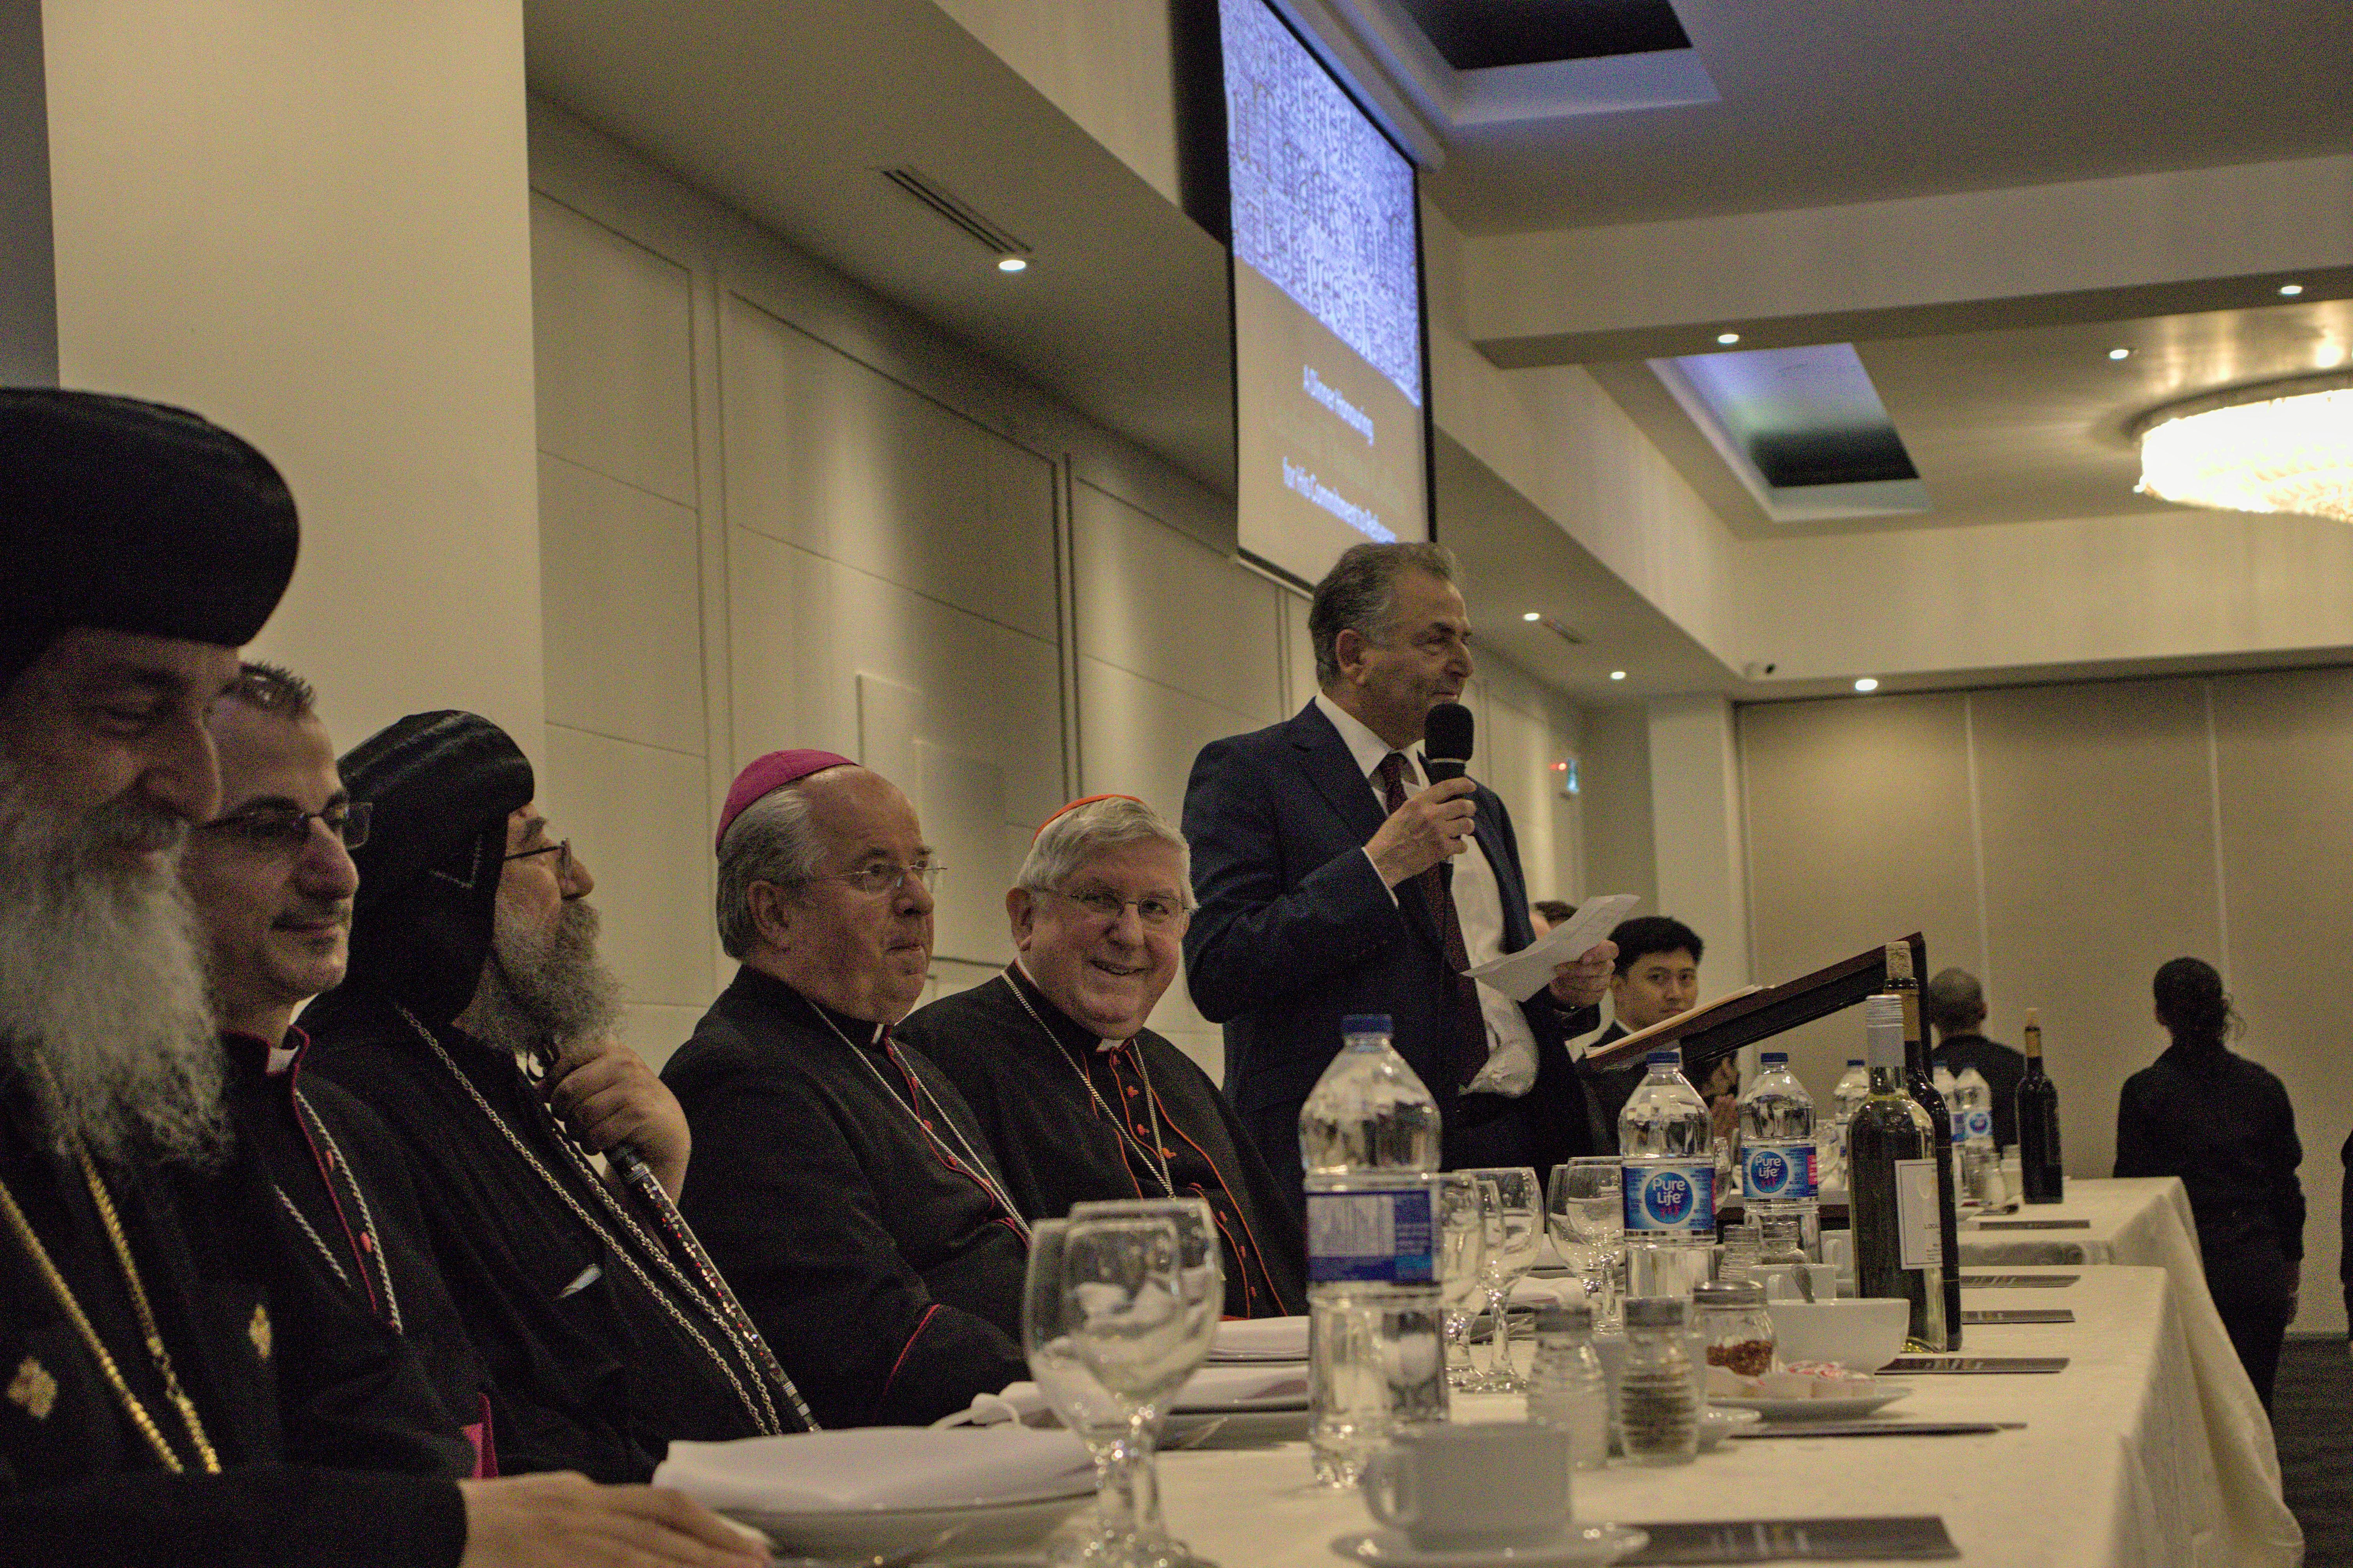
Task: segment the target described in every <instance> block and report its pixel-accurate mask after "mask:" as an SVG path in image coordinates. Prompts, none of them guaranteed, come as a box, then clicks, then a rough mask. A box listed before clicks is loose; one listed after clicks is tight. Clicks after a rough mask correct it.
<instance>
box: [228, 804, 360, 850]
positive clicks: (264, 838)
mask: <svg viewBox="0 0 2353 1568" xmlns="http://www.w3.org/2000/svg"><path fill="white" fill-rule="evenodd" d="M314 822H315V823H318V824H320V825H321V826H323V827H325V828H326V830H327V834H328V837H332V838H334V839H337V840H339V841H340V842H341V843H342V844H343V847H344V848H346V849H356V848H358V847H360V846H361V845H363V844H364V843H366V842H367V836H368V803H367V802H365V801H364V800H355V801H349V802H344V803H341V804H338V805H331V806H329V807H327V808H326V810H324V811H290V810H289V809H287V808H286V807H284V806H276V805H262V806H256V807H254V808H253V809H252V810H250V811H240V812H238V813H237V815H236V816H224V817H221V818H219V819H218V820H216V821H213V822H207V823H206V824H205V826H204V831H205V832H206V833H212V834H217V835H219V836H220V837H224V838H234V839H236V840H237V841H238V842H239V843H241V844H244V845H245V846H247V847H248V848H252V849H267V850H272V851H275V852H278V853H280V854H287V855H299V854H301V852H302V850H303V849H304V848H306V847H309V845H310V842H311V824H312V823H314Z"/></svg>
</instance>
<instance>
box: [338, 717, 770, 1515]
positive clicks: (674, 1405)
mask: <svg viewBox="0 0 2353 1568" xmlns="http://www.w3.org/2000/svg"><path fill="white" fill-rule="evenodd" d="M340 767H341V772H342V775H343V784H345V786H346V787H348V788H349V789H350V791H351V794H352V798H353V802H354V803H357V804H364V805H366V806H367V808H368V811H369V818H368V824H367V837H366V838H365V839H364V841H363V842H361V843H360V844H359V845H358V846H357V847H354V848H353V851H352V856H353V860H354V861H355V862H356V864H357V867H358V871H359V886H358V891H357V894H356V896H355V901H354V905H353V909H354V913H353V923H352V933H351V962H350V967H349V970H348V971H347V973H346V974H345V976H344V979H343V984H340V985H338V986H336V987H335V988H334V989H333V990H332V991H330V992H328V993H327V994H325V995H323V996H322V997H320V998H319V999H318V1001H317V1002H315V1003H313V1004H312V1005H311V1007H310V1008H309V1010H308V1011H306V1012H305V1013H304V1014H303V1015H302V1017H301V1024H302V1026H303V1028H304V1029H305V1030H306V1031H307V1032H308V1033H309V1035H310V1037H311V1050H310V1051H309V1053H308V1054H307V1056H306V1060H305V1068H306V1071H307V1072H308V1073H310V1074H312V1075H316V1076H323V1077H325V1078H327V1079H332V1081H333V1082H335V1083H337V1084H339V1085H341V1086H342V1087H343V1088H344V1089H348V1090H350V1091H351V1092H352V1093H353V1094H354V1095H356V1096H358V1097H359V1098H360V1099H361V1100H364V1101H365V1102H366V1104H367V1106H368V1108H369V1109H370V1110H374V1111H375V1113H376V1115H377V1116H378V1117H380V1118H381V1119H383V1121H385V1122H386V1123H388V1124H389V1125H390V1126H391V1128H392V1130H393V1131H394V1133H395V1134H396V1137H397V1138H398V1140H399V1142H400V1146H401V1151H402V1152H403V1153H404V1154H405V1155H406V1158H407V1161H408V1165H409V1169H410V1172H411V1173H412V1175H413V1177H414V1179H415V1181H416V1184H417V1193H418V1195H419V1197H420V1198H421V1199H422V1201H423V1208H424V1212H425V1215H426V1222H427V1227H428V1230H429V1233H430V1236H431V1239H432V1243H433V1249H434V1251H435V1253H436V1254H437V1256H438V1258H440V1262H441V1268H442V1272H443V1275H444V1277H445V1278H446V1279H448V1283H449V1290H450V1295H451V1297H452V1298H453V1299H454V1300H456V1301H457V1302H458V1305H459V1310H460V1312H461V1313H462V1314H463V1316H464V1319H465V1324H466V1331H467V1333H468V1336H469V1337H470V1339H471V1340H472V1341H473V1342H474V1348H475V1349H476V1350H477V1351H478V1352H480V1355H481V1357H482V1360H483V1362H484V1363H485V1364H486V1365H487V1366H488V1367H489V1369H490V1376H491V1431H492V1434H493V1436H494V1437H495V1439H496V1441H497V1444H498V1454H499V1461H500V1464H501V1468H503V1469H505V1470H509V1471H522V1470H577V1471H579V1472H581V1473H582V1474H584V1475H586V1476H588V1477H590V1478H592V1479H596V1480H603V1481H641V1480H644V1479H647V1478H648V1477H649V1476H650V1475H651V1474H652V1473H653V1468H654V1467H655V1466H656V1465H658V1464H659V1463H660V1462H661V1459H662V1457H663V1455H664V1454H665V1453H666V1452H668V1449H669V1445H670V1442H671V1441H672V1440H673V1439H676V1438H690V1439H693V1440H697V1441H705V1442H715V1441H723V1440H725V1439H727V1438H732V1437H749V1436H760V1435H763V1434H765V1433H772V1432H779V1431H795V1430H798V1429H799V1428H800V1426H801V1422H800V1421H799V1419H798V1417H797V1415H796V1414H795V1413H794V1411H793V1408H792V1405H791V1401H790V1398H789V1396H788V1395H787V1394H786V1393H785V1392H784V1391H782V1390H780V1389H776V1388H774V1387H771V1386H770V1385H769V1384H767V1383H766V1382H765V1381H764V1379H763V1377H762V1373H761V1365H760V1362H759V1357H758V1352H757V1350H756V1347H755V1346H754V1344H753V1343H752V1342H751V1339H752V1336H750V1335H749V1334H747V1333H745V1332H744V1331H742V1330H741V1329H740V1328H739V1327H738V1326H737V1325H736V1324H735V1323H734V1322H733V1320H732V1319H731V1318H730V1316H729V1314H728V1312H727V1310H726V1305H725V1303H724V1301H723V1300H722V1299H720V1297H719V1296H718V1294H717V1293H716V1292H715V1291H713V1290H712V1289H710V1287H709V1285H708V1283H707V1281H705V1280H704V1279H702V1277H701V1275H700V1274H699V1272H698V1271H697V1269H696V1268H695V1267H694V1264H693V1260H692V1259H691V1258H686V1257H681V1256H680V1255H679V1251H680V1249H679V1248H678V1247H676V1246H675V1245H674V1244H673V1243H672V1242H671V1240H670V1237H669V1236H668V1235H667V1233H666V1232H665V1231H664V1229H663V1228H662V1224H661V1219H662V1216H660V1215H653V1214H648V1213H645V1212H643V1211H642V1210H641V1209H640V1208H639V1207H638V1206H637V1200H636V1199H635V1198H634V1197H633V1196H625V1195H624V1194H622V1193H621V1192H619V1191H617V1190H616V1184H614V1183H613V1182H611V1181H610V1180H609V1179H608V1175H607V1173H604V1172H600V1171H599V1170H598V1168H597V1160H596V1156H598V1155H607V1156H608V1157H609V1152H610V1151H611V1150H613V1149H614V1148H615V1147H616V1145H618V1144H624V1143H625V1144H627V1145H628V1147H629V1148H631V1149H632V1150H634V1151H635V1152H637V1154H638V1156H639V1157H640V1158H641V1159H642V1160H643V1161H644V1163H645V1164H646V1165H647V1166H648V1167H649V1169H650V1170H651V1171H652V1172H653V1173H654V1175H655V1177H656V1178H657V1179H658V1180H659V1182H660V1183H661V1184H662V1186H663V1187H664V1188H665V1189H666V1190H667V1191H668V1192H670V1194H673V1195H674V1194H678V1193H680V1192H681V1190H686V1191H691V1190H692V1187H693V1184H694V1183H695V1182H697V1181H699V1180H701V1179H702V1173H701V1171H700V1168H699V1167H700V1163H701V1162H700V1160H699V1159H698V1160H696V1161H695V1162H694V1163H693V1168H690V1163H689V1155H690V1152H691V1145H690V1143H689V1136H688V1132H687V1126H686V1118H685V1116H684V1115H683V1114H682V1113H681V1111H680V1110H679V1107H678V1102H677V1101H676V1100H674V1099H673V1098H672V1097H671V1095H670V1091H669V1090H668V1089H665V1088H663V1087H662V1084H661V1080H660V1079H658V1078H656V1077H655V1076H654V1074H653V1072H652V1069H651V1068H649V1067H648V1066H647V1065H646V1063H645V1062H644V1061H643V1060H642V1059H641V1058H639V1057H638V1055H637V1053H636V1052H635V1051H633V1050H631V1049H629V1048H628V1047H627V1046H626V1045H624V1044H623V1043H622V1042H621V1041H620V1039H619V1038H618V1037H617V1026H618V1023H619V1018H620V1005H619V995H620V991H619V984H618V982H617V980H616V979H615V977H614V975H613V974H612V973H611V971H610V970H609V969H608V968H607V966H606V964H605V963H604V961H603V959H602V957H601V956H600V955H599V953H598V952H597V947H596V937H597V928H598V921H597V914H596V908H595V906H593V905H592V904H590V903H589V901H588V895H589V894H590V892H592V891H593V890H594V889H595V888H596V878H595V877H594V876H593V875H592V874H591V873H590V871H589V868H588V865H587V862H586V860H585V859H584V858H581V857H580V856H578V855H576V854H575V853H574V852H573V850H572V847H571V843H570V840H568V839H566V838H564V837H560V836H559V834H558V833H557V832H556V831H555V830H554V825H553V824H552V822H551V819H550V816H549V812H548V810H547V808H546V807H545V806H544V805H542V803H541V802H540V800H539V790H538V782H537V777H536V774H535V773H534V772H533V768H532V765H531V762H530V760H529V759H528V758H526V757H525V756H524V755H523V753H522V748H520V747H519V746H517V745H516V744H515V742H514V741H513V739H512V737H510V736H509V735H508V734H507V733H506V731H503V730H501V728H499V726H498V725H496V724H494V723H492V722H491V721H489V720H488V719H485V718H482V717H481V716H480V715H479V714H474V713H467V712H461V711H457V710H442V711H438V712H429V713H417V714H411V715H410V716H409V717H407V718H406V719H402V720H400V721H398V722H396V723H394V724H392V725H389V726H387V727H386V728H385V729H384V730H382V731H378V732H377V733H376V734H375V735H373V736H371V737H369V738H368V739H367V740H365V741H364V742H361V743H360V744H359V745H357V746H355V747H353V749H352V750H351V751H350V752H346V753H345V754H344V755H343V759H342V761H341V763H340Z"/></svg>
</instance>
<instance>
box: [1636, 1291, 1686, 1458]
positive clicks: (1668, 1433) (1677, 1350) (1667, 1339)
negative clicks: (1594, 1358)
mask: <svg viewBox="0 0 2353 1568" xmlns="http://www.w3.org/2000/svg"><path fill="white" fill-rule="evenodd" d="M1688 1306H1689V1303H1688V1302H1686V1301H1685V1300H1683V1298H1682V1297H1680V1296H1638V1297H1635V1298H1634V1299H1633V1300H1630V1301H1628V1302H1627V1303H1626V1367H1625V1371H1624V1372H1622V1373H1620V1374H1619V1378H1618V1446H1619V1447H1620V1448H1622V1449H1624V1450H1625V1454H1626V1458H1627V1459H1628V1461H1629V1462H1630V1463H1632V1464H1637V1465H1688V1464H1690V1463H1691V1462H1692V1460H1693V1459H1694V1458H1698V1456H1699V1396H1698V1394H1696V1392H1694V1389H1693V1387H1692V1364H1691V1357H1690V1356H1689V1355H1688V1354H1686V1353H1685V1352H1684V1351H1683V1322H1684V1320H1685V1317H1686V1313H1687V1309H1688Z"/></svg>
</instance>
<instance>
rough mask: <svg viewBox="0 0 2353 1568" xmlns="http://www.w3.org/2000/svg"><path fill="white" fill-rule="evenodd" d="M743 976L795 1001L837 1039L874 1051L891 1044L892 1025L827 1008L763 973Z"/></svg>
mask: <svg viewBox="0 0 2353 1568" xmlns="http://www.w3.org/2000/svg"><path fill="white" fill-rule="evenodd" d="M744 973H746V974H756V975H758V976H759V977H760V978H761V979H762V980H764V981H765V982H767V983H768V984H771V985H773V986H775V987H776V989H777V990H779V991H781V992H783V993H784V994H786V995H787V996H790V997H791V998H792V999H793V1000H794V1001H796V1002H798V1003H799V1004H800V1005H802V1006H804V1007H806V1008H807V1009H808V1010H809V1011H810V1012H811V1013H813V1014H815V1015H816V1016H817V1019H818V1022H819V1023H821V1024H830V1025H832V1026H833V1029H832V1032H833V1033H834V1034H837V1035H839V1036H840V1037H841V1038H842V1039H843V1040H845V1041H854V1042H857V1043H858V1044H860V1045H865V1046H870V1047H873V1048H874V1049H876V1050H880V1049H881V1048H882V1047H884V1046H885V1045H887V1044H889V1043H890V1042H889V1036H890V1033H891V1026H890V1025H888V1024H878V1023H876V1022H875V1021H874V1020H873V1019H871V1018H853V1017H851V1016H849V1014H847V1013H844V1012H841V1011H839V1009H836V1008H832V1007H828V1006H827V1005H825V1004H824V1003H822V1002H820V1001H818V999H817V998H816V997H814V996H811V995H810V994H808V993H807V992H805V991H802V990H799V989H798V988H797V987H795V986H791V985H787V984H785V983H784V982H783V981H781V980H779V979H777V978H776V976H775V975H773V974H770V973H767V972H766V971H765V970H759V969H746V970H745V971H744Z"/></svg>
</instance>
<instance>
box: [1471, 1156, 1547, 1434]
mask: <svg viewBox="0 0 2353 1568" xmlns="http://www.w3.org/2000/svg"><path fill="white" fill-rule="evenodd" d="M1472 1174H1473V1175H1475V1176H1477V1177H1478V1178H1479V1181H1480V1184H1482V1186H1484V1187H1485V1188H1486V1189H1487V1190H1488V1192H1489V1193H1491V1194H1493V1200H1494V1207H1493V1209H1492V1210H1491V1211H1489V1213H1488V1215H1487V1227H1486V1228H1487V1256H1486V1258H1485V1260H1484V1261H1483V1263H1482V1265H1481V1268H1480V1270H1479V1279H1480V1283H1481V1284H1482V1285H1484V1286H1485V1287H1486V1289H1487V1311H1488V1315H1489V1316H1490V1317H1492V1318H1493V1320H1494V1323H1495V1353H1494V1355H1493V1359H1492V1360H1490V1362H1489V1363H1488V1365H1487V1371H1486V1374H1485V1375H1484V1376H1482V1377H1481V1378H1480V1379H1479V1381H1478V1382H1477V1383H1475V1384H1472V1385H1471V1386H1472V1387H1473V1388H1474V1389H1477V1390H1478V1391H1480V1392H1482V1393H1487V1394H1517V1393H1520V1392H1521V1391H1522V1390H1524V1389H1525V1388H1526V1387H1527V1384H1526V1383H1525V1381H1523V1380H1522V1378H1521V1377H1520V1374H1519V1373H1518V1371H1517V1370H1516V1369H1515V1368H1514V1366H1513V1365H1512V1314H1511V1305H1510V1303H1511V1296H1512V1287H1513V1285H1514V1284H1515V1283H1516V1282H1517V1281H1518V1279H1519V1278H1520V1276H1521V1275H1523V1274H1525V1273H1526V1272H1527V1271H1528V1269H1529V1268H1530V1267H1531V1266H1532V1265H1533V1264H1534V1263H1535V1260H1536V1257H1537V1255H1538V1254H1539V1253H1541V1252H1542V1251H1543V1250H1544V1218H1543V1215H1544V1192H1543V1189H1542V1188H1541V1187H1539V1186H1538V1185H1537V1184H1536V1173H1535V1171H1534V1170H1532V1169H1531V1168H1529V1167H1528V1166H1525V1165H1503V1166H1495V1167H1490V1168H1482V1169H1479V1170H1476V1171H1473V1172H1472Z"/></svg>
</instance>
